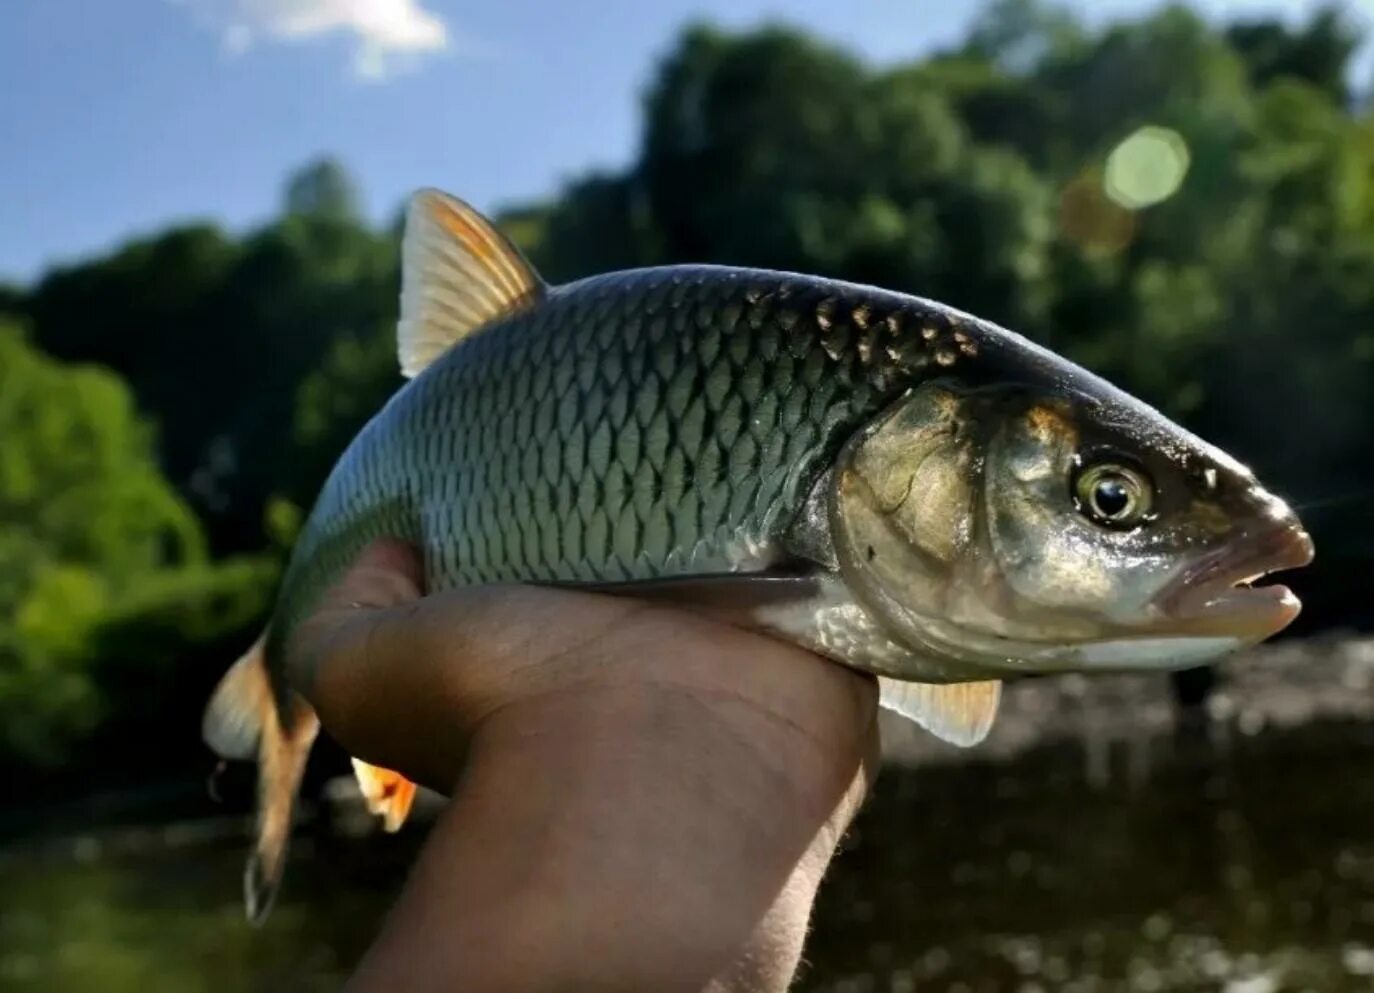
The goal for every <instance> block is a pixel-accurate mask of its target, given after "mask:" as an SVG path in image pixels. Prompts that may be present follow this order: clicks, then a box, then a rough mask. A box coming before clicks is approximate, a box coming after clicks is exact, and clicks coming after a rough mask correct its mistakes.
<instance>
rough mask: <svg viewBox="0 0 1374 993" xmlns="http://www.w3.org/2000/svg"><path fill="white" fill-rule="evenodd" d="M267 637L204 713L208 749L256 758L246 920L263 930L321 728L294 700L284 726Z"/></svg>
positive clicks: (226, 755) (239, 663) (238, 664)
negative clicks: (253, 835) (269, 665)
mask: <svg viewBox="0 0 1374 993" xmlns="http://www.w3.org/2000/svg"><path fill="white" fill-rule="evenodd" d="M265 645H266V635H263V637H262V638H259V639H258V640H257V641H256V642H255V643H254V644H253V647H252V648H250V649H248V651H247V652H245V653H244V655H243V657H242V658H240V659H239V660H238V661H237V662H235V663H234V664H233V666H232V667H230V669H229V671H228V672H227V673H226V674H225V676H224V678H223V679H222V680H220V684H219V686H218V687H216V688H215V692H214V695H213V696H212V697H211V698H210V705H209V707H207V708H206V711H205V719H204V721H203V723H202V732H203V734H204V737H205V742H206V744H208V745H209V746H210V747H211V748H213V749H214V750H215V751H216V752H218V753H219V754H220V755H221V756H223V757H224V758H227V759H248V758H252V756H253V754H254V751H255V749H256V753H257V758H258V824H257V840H256V842H255V843H254V846H253V853H252V855H250V856H249V858H248V865H247V867H246V869H245V870H244V877H243V893H244V900H245V902H246V904H247V912H248V920H249V921H250V922H251V923H253V924H260V923H262V921H263V920H265V919H266V917H267V914H268V911H270V910H271V909H272V902H273V900H274V899H275V898H276V895H277V889H278V887H279V886H280V885H281V876H282V869H283V868H284V866H285V863H286V844H287V841H288V840H289V839H290V836H291V814H292V808H293V807H294V806H295V800H296V791H297V790H298V789H299V788H300V782H301V774H302V773H303V772H304V771H305V761H306V758H307V757H308V756H309V755H310V746H311V745H312V744H314V742H315V735H316V734H317V733H318V732H319V728H320V724H319V720H318V718H316V716H315V712H314V711H313V710H311V709H310V706H309V705H308V704H307V703H306V702H305V701H304V700H302V699H300V698H299V697H296V696H294V695H293V696H292V704H293V706H292V708H291V710H292V714H291V715H290V720H291V726H290V727H287V726H285V725H284V724H283V721H282V715H281V712H280V709H279V708H278V707H277V702H276V699H275V697H274V696H273V693H272V684H271V680H270V679H269V677H268V674H267V660H266V657H265V655H264V648H265Z"/></svg>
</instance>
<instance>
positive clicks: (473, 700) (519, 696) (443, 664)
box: [297, 587, 636, 789]
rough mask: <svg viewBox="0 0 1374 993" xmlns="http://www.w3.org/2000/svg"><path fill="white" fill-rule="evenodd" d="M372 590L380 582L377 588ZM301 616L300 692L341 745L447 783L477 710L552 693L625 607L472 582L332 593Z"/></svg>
mask: <svg viewBox="0 0 1374 993" xmlns="http://www.w3.org/2000/svg"><path fill="white" fill-rule="evenodd" d="M379 588H380V587H379ZM333 603H334V606H332V607H330V608H328V615H329V616H327V617H326V618H325V619H324V621H323V622H318V621H315V619H312V625H311V626H309V627H306V628H305V629H304V630H303V632H302V634H303V637H304V639H305V641H304V643H302V644H301V646H300V647H299V649H297V650H298V651H299V653H300V654H302V655H307V656H310V657H311V659H312V662H311V666H310V668H311V670H312V678H311V679H310V681H309V683H308V684H306V686H307V688H306V689H305V692H306V695H307V697H308V698H309V699H310V700H311V703H312V704H313V705H314V706H315V708H316V710H317V711H318V712H319V715H320V718H321V720H322V721H323V722H324V725H325V727H326V728H327V729H328V730H329V732H330V733H331V734H332V735H333V736H334V737H335V738H336V739H338V740H339V742H340V744H342V745H343V746H344V747H345V748H346V749H348V750H349V752H350V753H351V754H353V755H355V756H357V757H359V758H362V759H365V760H366V761H369V762H372V763H374V764H378V765H383V766H386V767H388V768H392V769H397V770H399V771H402V772H404V773H406V774H407V775H408V776H409V777H410V778H412V779H416V780H417V781H419V782H422V783H424V784H425V785H428V786H432V787H436V788H441V789H448V788H450V787H451V786H452V784H453V782H454V779H455V777H456V774H457V772H458V769H459V767H460V765H461V761H462V756H463V754H464V751H465V748H466V744H467V741H468V739H469V738H470V736H471V734H472V732H473V730H474V729H475V728H476V726H477V725H478V724H479V723H481V721H482V720H483V718H484V717H485V716H486V715H488V714H490V713H492V712H494V711H496V710H498V709H500V708H501V707H503V706H505V705H507V704H508V703H510V702H512V701H515V700H528V699H531V698H533V697H537V696H538V695H540V694H541V693H545V692H551V691H552V690H553V688H554V686H555V684H556V683H558V682H559V681H560V680H562V679H568V678H570V677H571V676H572V674H573V672H574V670H575V669H576V668H577V667H576V663H575V662H574V661H573V660H574V659H582V658H586V657H588V656H589V655H590V656H592V657H596V658H598V659H601V660H604V663H605V664H606V665H612V664H614V662H615V660H617V659H620V658H622V657H623V655H622V653H618V652H616V651H615V650H612V649H610V648H606V647H604V645H601V646H599V643H602V642H605V641H608V640H610V639H612V638H613V637H614V636H615V631H616V628H617V626H618V623H619V622H620V621H621V620H622V619H623V618H625V617H627V616H628V615H630V614H632V613H633V612H634V611H635V609H636V605H635V604H633V603H632V602H629V601H623V600H617V599H614V598H611V597H600V596H593V595H590V594H579V593H570V592H562V591H553V590H547V589H539V588H534V587H473V588H464V589H459V590H452V591H448V592H445V593H443V594H439V595H433V596H430V597H427V598H424V599H420V600H411V601H409V602H404V601H403V602H399V603H397V604H395V605H393V606H390V607H377V608H358V607H350V606H348V605H347V602H346V601H344V600H343V599H342V598H341V597H340V596H337V595H336V596H335V597H334V599H333Z"/></svg>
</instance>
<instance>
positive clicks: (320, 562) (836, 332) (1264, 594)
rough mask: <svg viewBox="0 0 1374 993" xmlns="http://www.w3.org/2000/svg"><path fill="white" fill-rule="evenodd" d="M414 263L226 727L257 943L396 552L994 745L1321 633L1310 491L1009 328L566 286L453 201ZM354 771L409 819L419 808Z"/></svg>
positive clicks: (429, 208) (224, 715) (715, 284)
mask: <svg viewBox="0 0 1374 993" xmlns="http://www.w3.org/2000/svg"><path fill="white" fill-rule="evenodd" d="M401 256H402V285H401V300H400V317H399V321H398V324H397V351H398V359H399V363H400V368H401V371H402V373H403V375H404V376H405V377H406V379H407V380H408V381H407V382H406V383H405V384H404V385H403V386H401V387H400V388H399V389H398V390H397V391H396V392H395V393H394V394H393V395H392V396H391V397H390V398H389V399H388V401H387V402H386V403H385V404H384V406H383V407H382V409H381V410H380V411H379V412H378V413H377V414H376V415H375V416H374V417H373V418H372V419H371V420H370V421H369V422H368V423H367V424H366V426H365V427H364V428H363V429H362V430H361V431H360V432H359V433H358V435H357V436H356V437H355V438H354V439H353V441H352V442H351V443H350V444H349V445H348V447H347V448H346V450H345V451H344V452H343V454H342V455H341V456H340V458H339V460H338V462H337V463H336V464H335V466H334V468H333V470H332V472H331V473H330V475H329V476H328V478H327V480H326V481H325V483H324V484H323V487H322V489H321V490H320V493H319V495H318V498H317V501H316V503H315V505H314V508H313V509H312V511H311V513H310V515H309V517H308V519H307V520H306V522H305V524H304V526H303V528H302V530H301V533H300V535H299V537H298V540H297V542H296V544H295V547H294V549H293V551H292V554H291V557H290V560H289V562H288V564H287V566H286V569H285V571H284V574H283V577H282V580H281V586H280V590H279V593H278V597H277V600H276V603H275V606H274V609H273V611H272V615H271V617H270V619H269V621H268V623H267V626H266V630H265V632H264V633H263V636H262V637H261V638H260V639H259V640H258V641H257V642H256V643H255V644H254V645H253V647H252V648H250V649H249V650H248V652H247V653H245V654H244V656H243V657H242V658H241V659H239V660H238V661H237V662H236V663H235V664H234V665H233V666H232V667H231V668H230V670H229V671H228V673H227V674H226V675H225V676H224V678H223V679H222V681H221V683H220V685H219V686H218V687H217V689H216V691H215V693H214V695H213V697H212V698H211V701H210V703H209V706H208V707H207V710H206V713H205V717H204V721H203V734H204V738H205V740H206V742H207V743H208V744H209V745H210V746H211V747H212V748H213V749H214V750H215V751H216V752H218V753H219V754H220V755H221V756H222V757H224V758H226V759H242V760H253V759H256V761H257V763H258V770H259V775H258V783H259V786H258V815H257V827H256V839H255V842H254V846H253V851H252V853H251V854H250V856H249V860H248V865H247V868H246V870H245V876H244V891H245V901H246V905H247V913H248V917H249V919H250V920H251V921H253V922H260V921H261V920H262V919H263V918H264V917H265V916H266V914H267V911H268V910H269V909H270V907H271V904H272V901H273V899H274V897H275V894H276V893H277V891H278V889H279V886H280V881H281V878H282V872H283V866H284V861H285V852H286V847H287V841H288V837H289V834H290V829H291V822H292V809H293V803H294V798H295V794H296V792H297V790H298V788H299V783H300V779H301V775H302V771H303V769H304V767H305V763H306V759H307V756H308V754H309V751H310V748H311V745H312V743H313V741H314V740H315V737H316V735H317V733H318V730H319V721H318V719H317V718H316V716H315V714H314V713H313V711H312V710H311V708H310V706H309V705H308V703H307V702H306V701H305V699H304V698H303V697H302V696H301V695H300V694H299V693H298V692H297V691H296V690H295V689H294V688H293V687H292V686H291V685H290V684H289V681H288V679H287V677H286V673H285V666H284V654H285V647H286V645H287V644H288V642H289V640H290V637H291V633H292V631H293V630H295V629H296V628H297V627H298V625H299V624H300V623H301V622H302V620H303V619H304V618H305V617H307V616H308V615H309V614H310V613H311V611H312V609H314V607H315V606H316V605H317V604H318V602H319V601H320V598H321V595H322V594H323V593H324V592H325V591H326V590H327V589H328V588H329V587H330V586H331V585H332V584H333V583H335V582H336V581H337V580H338V579H339V578H340V577H341V576H342V574H343V573H344V572H345V571H346V570H347V568H348V567H349V566H350V564H351V563H352V562H353V561H354V559H355V558H356V556H357V555H358V554H359V552H360V551H361V550H362V549H363V548H364V547H365V546H367V545H368V544H369V543H371V542H373V541H375V540H378V539H396V540H401V541H405V542H409V543H412V544H413V545H414V546H415V547H417V548H418V549H419V550H420V552H421V555H422V558H423V562H424V572H425V585H426V589H427V590H429V591H438V590H444V589H450V588H454V587H461V586H470V585H478V584H487V583H510V582H518V583H537V584H549V585H555V586H571V587H576V588H580V589H588V590H596V591H601V592H605V593H609V594H612V595H619V596H638V597H642V598H645V599H650V600H657V601H662V602H669V603H673V604H677V605H680V606H682V607H684V608H687V609H692V610H697V611H700V612H702V613H704V614H707V615H710V616H715V617H719V618H722V619H725V620H728V621H729V622H731V623H734V624H739V625H741V626H744V627H748V628H750V629H753V630H757V631H760V632H763V633H765V634H767V635H769V636H773V637H777V638H781V639H785V640H787V641H790V642H792V643H795V644H797V645H800V646H802V647H804V648H806V649H809V650H811V651H813V652H815V653H817V654H819V655H821V656H824V657H826V658H829V659H832V660H834V661H835V662H837V663H839V664H842V665H846V666H849V667H851V668H854V669H857V670H861V671H864V672H867V673H871V674H873V675H874V676H875V677H876V678H877V679H878V682H879V686H880V698H881V703H882V705H883V706H884V707H887V708H889V709H891V710H894V711H896V712H898V713H901V714H904V715H906V716H907V717H909V718H911V719H912V720H914V721H916V722H917V723H919V724H920V725H922V726H923V727H925V728H926V729H927V730H929V731H930V732H932V733H933V734H935V735H937V736H938V737H940V738H942V739H944V740H946V741H950V742H952V743H954V744H956V745H960V746H965V747H968V746H972V745H975V744H977V743H978V742H979V741H981V740H982V739H983V738H984V737H985V736H986V735H987V734H988V732H989V729H990V728H991V727H992V724H993V721H994V718H995V715H996V711H997V706H998V701H999V699H1000V690H1001V686H1002V683H1003V681H1005V680H1007V679H1012V678H1017V677H1020V676H1025V675H1036V674H1052V673H1064V672H1084V673H1095V672H1112V671H1139V670H1169V669H1178V668H1185V667H1192V666H1196V665H1200V664H1203V663H1206V662H1209V661H1211V660H1214V659H1217V658H1220V657H1222V656H1224V655H1227V654H1229V653H1231V652H1234V651H1237V650H1239V649H1242V648H1245V647H1247V646H1250V645H1253V644H1256V643H1258V642H1260V641H1263V640H1264V639H1266V638H1268V637H1270V636H1272V635H1274V634H1276V633H1278V632H1279V631H1281V630H1283V629H1284V628H1285V627H1286V626H1287V625H1288V624H1290V623H1291V622H1292V620H1293V619H1294V618H1295V617H1296V616H1297V614H1298V612H1299V610H1300V606H1301V605H1300V603H1299V601H1298V599H1297V598H1296V597H1295V596H1294V595H1293V594H1292V592H1291V591H1289V590H1288V589H1287V588H1286V587H1284V586H1281V585H1274V584H1261V583H1260V582H1259V581H1260V579H1262V578H1263V577H1265V576H1267V575H1268V574H1270V573H1273V572H1278V571H1282V570H1287V569H1294V568H1299V567H1302V566H1304V565H1306V564H1307V563H1309V562H1310V561H1311V560H1312V557H1313V546H1312V541H1311V539H1310V537H1309V536H1308V534H1307V532H1306V531H1305V530H1304V529H1303V527H1302V524H1301V522H1300V521H1299V520H1298V518H1297V516H1296V515H1295V514H1294V512H1293V510H1292V509H1290V508H1289V507H1288V505H1287V504H1285V503H1284V501H1283V500H1282V499H1280V498H1279V497H1278V496H1275V495H1274V494H1272V493H1270V492H1269V491H1268V490H1266V489H1265V488H1264V487H1263V486H1261V485H1260V483H1259V482H1258V481H1257V480H1256V478H1255V476H1254V474H1253V473H1252V472H1251V471H1250V470H1249V469H1248V468H1247V467H1246V466H1245V465H1243V464H1242V463H1240V462H1239V461H1237V460H1236V459H1234V458H1233V457H1231V456H1230V455H1228V454H1226V453H1225V452H1223V451H1221V450H1220V449H1218V448H1216V447H1215V446H1213V445H1211V444H1209V443H1207V442H1206V441H1204V440H1202V439H1201V438H1199V437H1197V436H1195V435H1194V434H1192V433H1190V432H1189V431H1187V430H1185V429H1184V428H1182V427H1181V426H1179V425H1177V424H1175V423H1174V422H1173V421H1171V420H1170V419H1169V418H1167V417H1166V416H1164V415H1163V414H1161V413H1160V412H1159V411H1157V410H1156V409H1154V408H1153V407H1151V406H1149V405H1148V404H1146V403H1144V402H1143V401H1141V400H1139V399H1136V398H1135V397H1133V396H1131V395H1129V394H1127V393H1126V392H1124V391H1122V390H1120V389H1118V388H1117V387H1115V386H1113V385H1112V384H1110V383H1108V382H1107V381H1105V380H1104V379H1102V378H1100V377H1098V376H1097V375H1095V374H1093V373H1092V372H1090V371H1088V370H1086V369H1084V368H1082V367H1080V366H1078V365H1075V364H1074V363H1072V362H1070V361H1069V360H1067V359H1065V358H1063V357H1061V356H1060V355H1058V354H1055V353H1053V352H1051V351H1049V350H1047V349H1045V348H1043V347H1041V346H1039V345H1037V344H1035V343H1034V342H1032V341H1030V340H1028V339H1026V338H1024V337H1022V336H1020V335H1018V334H1016V333H1014V332H1012V331H1010V330H1007V329H1005V328H1003V327H1001V326H999V325H997V324H995V323H993V322H991V321H987V320H984V319H981V318H979V317H976V316H974V315H972V314H969V313H965V312H963V311H960V310H958V309H955V308H953V307H949V306H946V305H944V304H941V303H938V302H936V301H933V300H929V299H925V298H921V297H916V296H911V295H907V294H904V293H899V292H895V291H891V290H886V289H882V288H878V287H874V286H866V285H859V284H855V283H849V282H842V281H839V280H834V279H827V278H821V277H818V276H813V275H805V274H800V273H794V272H780V271H769V270H762V269H746V268H734V267H727V266H720V265H705V264H702V265H673V266H662V267H652V268H643V269H634V270H626V271H618V272H611V273H606V274H602V275H596V276H592V277H589V278H586V279H582V280H579V281H576V282H572V283H568V284H564V285H549V284H547V283H546V282H545V281H544V280H543V279H542V278H541V277H540V276H539V274H538V273H537V272H536V271H535V269H534V267H533V266H532V265H531V264H530V262H529V261H528V260H527V259H526V258H525V256H524V255H523V254H522V253H521V252H520V251H519V249H518V248H516V247H515V245H513V244H512V243H511V241H510V240H509V239H507V238H506V237H505V236H504V235H503V234H502V233H501V232H500V231H499V230H498V229H497V227H496V226H495V225H493V224H492V223H491V222H490V221H489V220H488V219H486V218H485V217H483V216H482V215H481V214H480V213H478V212H477V211H476V210H474V209H473V208H472V207H471V206H469V205H468V204H466V203H464V202H463V201H461V200H459V199H458V198H456V197H453V196H450V195H448V194H446V193H443V192H441V191H439V190H435V189H424V190H421V191H419V192H418V193H416V194H415V195H414V196H413V197H412V199H411V201H410V203H409V206H408V208H407V212H406V220H405V230H404V236H403V239H402V246H401ZM354 768H355V771H356V772H357V774H358V779H359V783H360V787H361V789H362V792H363V795H364V797H365V798H366V799H367V802H368V805H369V807H370V809H371V810H372V811H373V812H374V813H376V814H378V815H380V816H381V817H382V818H383V820H384V823H385V826H386V828H387V829H388V830H395V829H397V828H398V827H400V825H401V824H402V823H403V822H404V820H405V818H406V815H407V812H408V810H409V807H410V804H411V801H412V799H413V797H414V789H415V788H414V784H412V783H410V782H409V781H408V780H406V779H405V777H404V776H402V775H400V774H399V773H396V772H393V771H390V770H386V769H381V768H378V767H375V766H372V765H369V764H368V763H366V762H363V761H360V760H358V759H355V760H354Z"/></svg>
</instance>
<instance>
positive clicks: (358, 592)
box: [286, 539, 424, 707]
mask: <svg viewBox="0 0 1374 993" xmlns="http://www.w3.org/2000/svg"><path fill="white" fill-rule="evenodd" d="M422 596H424V564H423V562H422V560H421V558H420V553H419V552H418V551H417V550H416V549H415V548H414V547H413V546H411V545H408V544H406V543H405V542H401V541H394V540H390V539H387V540H381V541H376V542H373V543H372V544H370V545H368V546H367V547H366V548H364V549H363V551H362V552H361V553H360V554H359V555H358V558H357V559H356V560H355V561H354V563H353V565H352V566H350V567H349V569H348V571H347V572H346V573H344V575H343V576H342V577H340V578H339V580H338V582H336V583H335V584H334V585H333V586H331V587H330V588H329V589H328V590H327V591H326V592H325V593H324V595H323V596H321V597H320V600H319V603H318V604H317V605H316V606H315V608H314V609H313V610H312V611H311V613H310V616H309V617H307V618H306V619H305V620H304V621H302V622H301V623H300V625H299V626H298V627H297V629H296V630H295V631H294V632H292V634H291V640H290V643H289V644H288V645H287V646H286V652H287V662H286V668H287V674H288V676H289V678H290V681H291V684H292V685H293V686H294V687H295V688H296V689H297V690H299V691H300V692H301V693H303V694H304V695H305V697H306V698H307V699H309V700H310V701H311V703H312V704H315V705H316V706H317V707H318V701H317V700H316V699H315V696H316V689H317V681H318V678H319V675H320V672H319V670H320V666H321V663H322V662H323V660H325V659H327V658H329V657H330V656H331V655H332V654H336V653H337V651H338V650H339V649H340V648H341V647H342V646H344V645H345V644H348V643H350V642H356V640H357V639H359V638H364V639H365V638H366V636H367V633H368V631H369V630H370V629H371V628H372V627H373V625H374V624H375V623H376V621H377V620H378V617H379V615H380V614H382V613H383V612H385V611H387V610H389V609H391V608H395V607H402V606H404V605H406V604H410V603H414V602H415V601H417V600H419V599H420V598H421V597H422Z"/></svg>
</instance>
